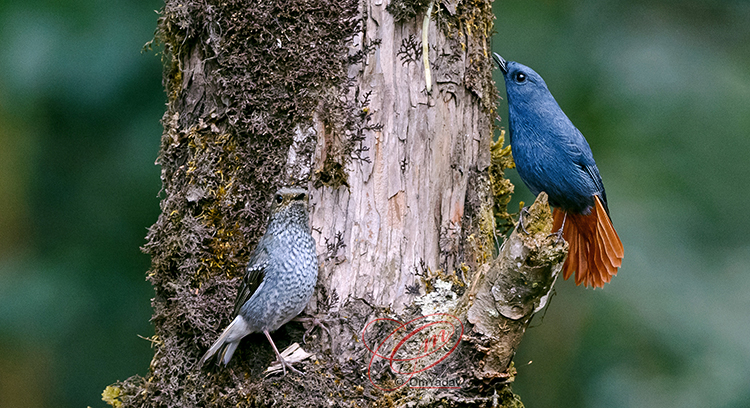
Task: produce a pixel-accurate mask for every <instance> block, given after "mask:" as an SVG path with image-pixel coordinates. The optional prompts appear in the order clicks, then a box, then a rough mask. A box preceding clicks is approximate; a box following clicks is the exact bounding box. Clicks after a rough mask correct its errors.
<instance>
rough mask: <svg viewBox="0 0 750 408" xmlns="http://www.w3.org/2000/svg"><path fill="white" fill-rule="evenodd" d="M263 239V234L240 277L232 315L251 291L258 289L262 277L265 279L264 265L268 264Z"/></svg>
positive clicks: (250, 294) (237, 311) (238, 309)
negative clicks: (240, 283)
mask: <svg viewBox="0 0 750 408" xmlns="http://www.w3.org/2000/svg"><path fill="white" fill-rule="evenodd" d="M264 240H265V236H264V237H263V238H261V240H260V241H259V242H258V246H256V247H255V251H254V252H253V254H252V255H251V256H250V261H249V262H248V263H247V271H245V276H244V277H243V278H242V286H240V290H239V291H238V292H237V300H236V301H235V303H234V314H233V316H237V315H238V314H239V313H240V309H241V308H242V305H244V304H245V302H247V301H248V300H249V299H250V298H251V297H252V296H253V293H255V291H256V290H258V287H259V286H260V284H261V283H263V279H265V276H266V267H267V266H268V249H267V248H268V247H267V246H266V245H265V242H264Z"/></svg>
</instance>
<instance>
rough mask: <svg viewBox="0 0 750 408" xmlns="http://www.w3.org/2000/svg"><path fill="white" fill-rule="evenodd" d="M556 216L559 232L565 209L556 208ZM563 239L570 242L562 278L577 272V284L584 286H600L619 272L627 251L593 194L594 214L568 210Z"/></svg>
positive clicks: (555, 224)
mask: <svg viewBox="0 0 750 408" xmlns="http://www.w3.org/2000/svg"><path fill="white" fill-rule="evenodd" d="M553 217H554V224H553V227H552V230H553V231H558V230H559V229H560V227H561V226H562V222H563V218H564V217H565V212H564V211H562V210H560V209H558V208H555V210H554V212H553ZM563 238H565V240H566V241H568V245H569V250H568V259H566V260H565V265H563V278H565V279H568V278H569V277H570V275H572V274H573V272H574V271H575V273H576V285H580V284H581V283H583V285H584V286H589V285H590V286H593V287H595V288H597V287H598V288H601V287H603V286H604V284H605V283H607V282H609V281H610V280H612V277H613V276H615V275H616V274H617V268H619V267H620V265H622V258H623V255H624V250H623V247H622V242H621V241H620V237H619V236H617V232H616V231H615V228H614V227H613V226H612V221H611V220H610V219H609V216H608V215H607V212H606V211H605V210H604V206H603V205H602V203H601V201H600V200H599V197H598V196H594V208H592V209H591V214H589V215H581V214H573V213H568V215H567V218H566V220H565V226H564V229H563Z"/></svg>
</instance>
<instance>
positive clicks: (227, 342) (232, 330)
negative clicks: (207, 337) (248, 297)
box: [198, 316, 250, 367]
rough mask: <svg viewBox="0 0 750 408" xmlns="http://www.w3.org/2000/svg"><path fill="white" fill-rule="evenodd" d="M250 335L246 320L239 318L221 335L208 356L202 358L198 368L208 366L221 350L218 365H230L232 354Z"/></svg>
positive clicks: (207, 353) (208, 352)
mask: <svg viewBox="0 0 750 408" xmlns="http://www.w3.org/2000/svg"><path fill="white" fill-rule="evenodd" d="M248 334H250V330H249V328H248V327H247V323H245V319H243V318H242V316H237V317H236V318H235V319H234V320H233V321H232V323H230V324H229V326H227V328H226V329H224V332H223V333H221V336H219V338H218V339H217V340H216V341H215V342H214V344H213V345H212V346H211V348H209V349H208V351H206V354H204V355H203V357H201V360H200V361H199V362H198V367H203V364H206V361H208V359H210V358H211V357H212V356H213V355H214V354H216V352H217V351H219V349H222V350H221V353H219V355H218V361H217V363H218V362H221V363H223V364H224V365H227V364H229V360H231V359H232V354H234V350H236V349H237V346H238V345H239V344H240V340H242V338H243V337H245V336H247V335H248Z"/></svg>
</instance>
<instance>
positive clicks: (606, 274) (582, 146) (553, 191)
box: [493, 53, 624, 287]
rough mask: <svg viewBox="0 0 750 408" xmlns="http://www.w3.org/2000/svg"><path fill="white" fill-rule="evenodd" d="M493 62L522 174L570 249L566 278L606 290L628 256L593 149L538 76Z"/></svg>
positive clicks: (517, 66)
mask: <svg viewBox="0 0 750 408" xmlns="http://www.w3.org/2000/svg"><path fill="white" fill-rule="evenodd" d="M493 57H494V59H495V62H496V63H497V65H498V66H499V67H500V70H501V71H502V73H503V76H504V77H505V89H506V92H507V94H508V121H509V130H510V148H511V151H512V152H513V159H514V160H515V162H516V169H517V170H518V174H519V175H520V176H521V180H523V182H524V184H526V186H527V187H528V188H529V190H531V192H532V193H534V195H537V194H539V193H540V192H542V191H544V192H546V193H547V195H548V196H549V202H550V204H551V205H552V206H554V207H555V210H554V212H553V217H554V225H553V230H555V231H558V232H559V233H561V234H562V236H563V238H564V239H565V240H566V241H567V242H568V244H569V252H568V258H567V259H566V260H565V265H564V266H563V277H564V278H565V279H568V278H569V277H570V276H571V275H572V273H573V272H575V275H576V278H575V281H576V285H580V284H581V283H583V284H584V286H589V285H591V286H593V287H602V286H604V284H605V283H607V282H609V281H610V280H611V279H612V276H614V275H615V274H617V269H618V268H619V267H620V265H621V264H622V258H623V255H624V250H623V246H622V242H621V241H620V237H619V236H618V235H617V232H616V231H615V229H614V226H613V225H612V220H611V218H610V216H609V207H608V206H607V195H606V193H605V192H604V184H603V183H602V178H601V176H600V175H599V169H598V168H597V167H596V163H595V162H594V156H593V155H592V154H591V148H590V147H589V144H588V143H587V142H586V139H585V138H584V137H583V135H582V134H581V132H580V131H579V130H578V129H577V128H576V127H575V126H574V125H573V123H572V122H571V121H570V119H568V117H567V116H566V115H565V113H564V112H563V111H562V109H560V106H559V105H558V104H557V101H555V98H554V97H553V96H552V94H551V93H550V92H549V89H548V88H547V84H546V83H545V82H544V80H543V79H542V77H541V76H539V74H537V73H536V72H534V70H533V69H531V68H529V67H527V66H525V65H521V64H519V63H517V62H515V61H505V60H504V59H503V57H501V56H500V55H498V54H497V53H494V54H493Z"/></svg>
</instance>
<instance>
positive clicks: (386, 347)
mask: <svg viewBox="0 0 750 408" xmlns="http://www.w3.org/2000/svg"><path fill="white" fill-rule="evenodd" d="M463 333H464V325H463V323H461V320H460V319H459V318H457V317H456V316H453V315H451V314H448V313H433V314H430V315H427V316H421V317H418V318H416V319H412V320H409V321H408V322H406V323H402V322H400V321H398V320H395V319H388V318H380V319H375V320H372V321H370V322H369V323H367V325H365V328H364V329H363V330H362V342H363V343H364V345H365V347H367V350H369V351H370V353H371V354H372V357H371V358H370V362H369V364H368V365H367V376H368V378H369V379H370V382H371V383H372V385H374V386H375V387H377V388H379V389H381V390H383V391H394V390H397V389H399V388H401V387H403V386H404V385H407V384H408V385H409V386H410V387H412V388H459V387H460V384H461V382H462V381H460V380H459V379H448V378H431V379H424V378H416V377H415V376H416V375H417V374H421V373H425V372H426V371H427V370H429V369H430V368H432V367H434V366H436V365H437V364H439V363H440V362H441V361H443V360H445V359H446V358H448V356H449V355H450V354H451V353H453V351H455V350H456V348H457V347H458V343H460V342H461V337H462V336H463Z"/></svg>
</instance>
